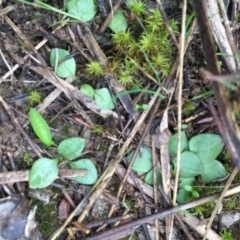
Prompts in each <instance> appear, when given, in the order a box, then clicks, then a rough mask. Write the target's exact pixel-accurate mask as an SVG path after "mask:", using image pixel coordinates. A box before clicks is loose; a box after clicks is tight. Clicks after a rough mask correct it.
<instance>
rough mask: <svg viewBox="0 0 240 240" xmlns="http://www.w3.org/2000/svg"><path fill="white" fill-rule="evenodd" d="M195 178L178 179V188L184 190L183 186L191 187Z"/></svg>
mask: <svg viewBox="0 0 240 240" xmlns="http://www.w3.org/2000/svg"><path fill="white" fill-rule="evenodd" d="M194 182H195V178H194V177H191V178H182V177H181V178H179V188H184V186H185V185H193V183H194Z"/></svg>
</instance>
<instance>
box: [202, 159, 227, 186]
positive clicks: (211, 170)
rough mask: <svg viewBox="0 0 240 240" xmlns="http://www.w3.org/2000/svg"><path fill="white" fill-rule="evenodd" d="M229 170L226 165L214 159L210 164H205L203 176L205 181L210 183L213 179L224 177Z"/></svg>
mask: <svg viewBox="0 0 240 240" xmlns="http://www.w3.org/2000/svg"><path fill="white" fill-rule="evenodd" d="M226 175H227V171H226V169H225V168H224V166H223V165H222V164H221V163H220V162H219V161H217V160H213V161H211V162H210V163H208V164H204V165H203V170H202V172H201V176H202V179H203V181H204V182H206V183H209V182H211V181H213V180H216V179H219V178H224V177H226Z"/></svg>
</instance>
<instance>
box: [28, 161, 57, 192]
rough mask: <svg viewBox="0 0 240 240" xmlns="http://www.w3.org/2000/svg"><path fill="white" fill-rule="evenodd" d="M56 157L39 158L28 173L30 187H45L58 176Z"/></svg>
mask: <svg viewBox="0 0 240 240" xmlns="http://www.w3.org/2000/svg"><path fill="white" fill-rule="evenodd" d="M57 164H58V159H48V158H39V159H38V160H37V161H36V162H34V163H33V165H32V168H31V170H30V173H29V187H30V188H33V189H35V188H45V187H47V186H49V185H50V184H51V183H52V182H53V181H54V180H55V179H56V178H57V176H58V167H57Z"/></svg>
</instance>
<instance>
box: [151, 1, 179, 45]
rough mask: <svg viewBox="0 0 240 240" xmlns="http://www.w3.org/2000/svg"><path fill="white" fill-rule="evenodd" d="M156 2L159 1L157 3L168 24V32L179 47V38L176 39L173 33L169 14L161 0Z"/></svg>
mask: <svg viewBox="0 0 240 240" xmlns="http://www.w3.org/2000/svg"><path fill="white" fill-rule="evenodd" d="M156 2H157V5H158V8H159V11H160V13H161V15H162V18H163V20H164V22H165V24H166V27H167V30H168V33H169V35H170V37H171V38H172V40H173V42H174V44H175V46H176V47H177V48H178V49H179V44H178V41H177V39H176V37H175V35H174V33H173V30H172V28H171V26H170V23H169V20H168V16H167V14H166V12H165V11H164V8H163V5H162V2H161V0H156Z"/></svg>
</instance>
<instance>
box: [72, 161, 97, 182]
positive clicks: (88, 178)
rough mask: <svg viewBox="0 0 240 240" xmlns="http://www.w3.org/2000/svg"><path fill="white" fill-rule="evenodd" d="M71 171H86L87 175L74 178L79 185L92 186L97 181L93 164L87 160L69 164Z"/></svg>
mask: <svg viewBox="0 0 240 240" xmlns="http://www.w3.org/2000/svg"><path fill="white" fill-rule="evenodd" d="M69 165H70V167H71V168H72V169H82V170H87V174H86V175H85V176H82V177H76V178H75V180H76V181H77V182H78V183H81V184H86V185H88V184H94V183H95V182H96V181H97V177H98V176H97V169H96V167H95V165H94V163H93V162H92V161H91V160H89V159H81V160H78V161H74V162H70V163H69Z"/></svg>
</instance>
